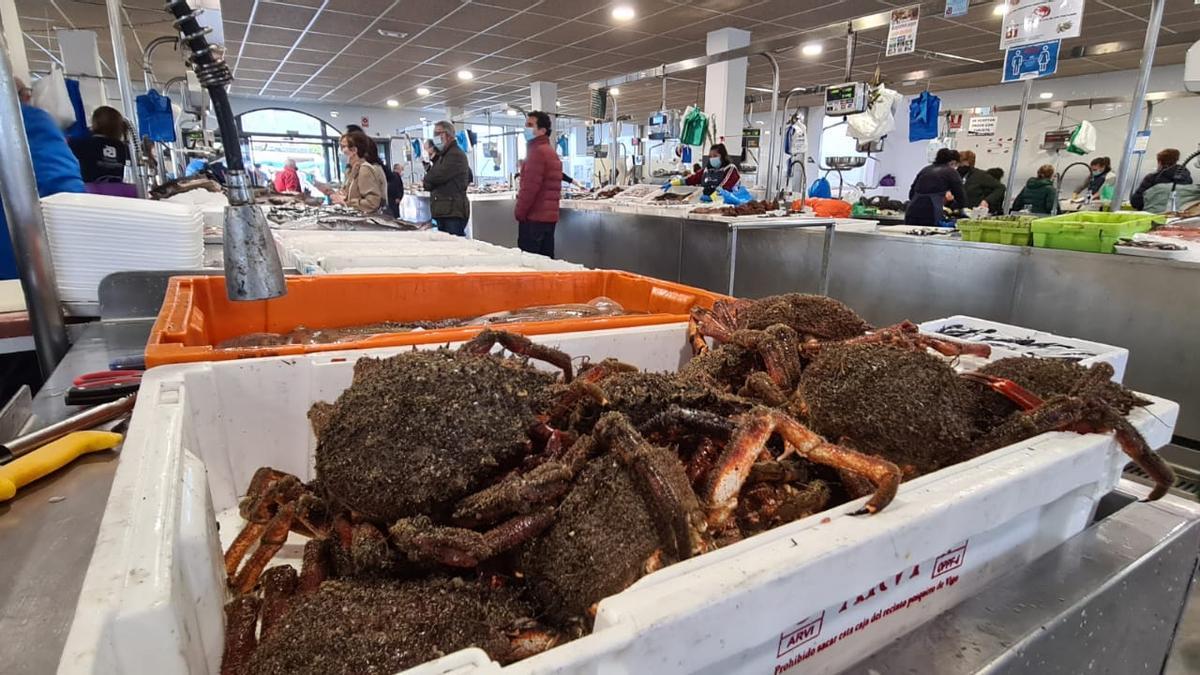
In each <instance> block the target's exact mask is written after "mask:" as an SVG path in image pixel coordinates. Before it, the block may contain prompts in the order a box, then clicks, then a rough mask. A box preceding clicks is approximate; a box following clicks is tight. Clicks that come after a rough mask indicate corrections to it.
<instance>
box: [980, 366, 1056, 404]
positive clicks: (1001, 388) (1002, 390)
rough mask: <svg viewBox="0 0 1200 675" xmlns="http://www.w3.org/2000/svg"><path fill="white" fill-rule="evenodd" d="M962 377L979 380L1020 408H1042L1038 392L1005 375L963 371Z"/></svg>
mask: <svg viewBox="0 0 1200 675" xmlns="http://www.w3.org/2000/svg"><path fill="white" fill-rule="evenodd" d="M960 377H962V378H963V379H965V380H971V381H972V382H978V383H979V384H982V385H983V386H985V387H987V388H988V389H991V390H992V391H994V392H996V393H997V394H1000V395H1001V396H1003V397H1005V398H1007V399H1008V400H1010V401H1012V402H1013V403H1015V404H1016V405H1017V406H1018V407H1019V408H1021V410H1034V409H1036V408H1040V407H1041V406H1042V404H1043V403H1044V401H1042V399H1041V397H1040V396H1038V395H1037V394H1035V393H1033V392H1032V391H1029V390H1028V389H1026V388H1025V387H1022V386H1021V385H1019V384H1017V383H1016V382H1013V381H1012V380H1006V379H1004V378H1003V377H996V376H995V375H984V374H983V373H978V372H973V373H963V374H962V375H961V376H960Z"/></svg>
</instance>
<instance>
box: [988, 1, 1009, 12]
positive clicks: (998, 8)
mask: <svg viewBox="0 0 1200 675" xmlns="http://www.w3.org/2000/svg"><path fill="white" fill-rule="evenodd" d="M992 14H993V15H995V16H1004V15H1005V14H1008V3H1007V2H1004V1H1003V0H1001V2H997V3H996V5H995V6H994V7H992Z"/></svg>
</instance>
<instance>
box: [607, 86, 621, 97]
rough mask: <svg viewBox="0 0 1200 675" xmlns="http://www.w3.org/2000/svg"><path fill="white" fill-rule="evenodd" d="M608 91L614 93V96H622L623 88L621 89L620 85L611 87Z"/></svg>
mask: <svg viewBox="0 0 1200 675" xmlns="http://www.w3.org/2000/svg"><path fill="white" fill-rule="evenodd" d="M608 93H609V94H610V95H612V96H620V95H621V90H620V88H618V87H613V88H612V89H609V90H608Z"/></svg>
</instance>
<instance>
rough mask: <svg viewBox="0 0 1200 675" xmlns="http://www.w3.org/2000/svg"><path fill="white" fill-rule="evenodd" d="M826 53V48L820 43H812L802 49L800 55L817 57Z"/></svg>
mask: <svg viewBox="0 0 1200 675" xmlns="http://www.w3.org/2000/svg"><path fill="white" fill-rule="evenodd" d="M823 51H825V46H824V45H822V44H821V43H820V42H810V43H808V44H806V45H804V46H803V47H801V48H800V53H801V54H804V55H805V56H816V55H817V54H820V53H821V52H823Z"/></svg>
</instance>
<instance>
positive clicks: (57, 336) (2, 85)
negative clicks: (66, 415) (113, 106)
mask: <svg viewBox="0 0 1200 675" xmlns="http://www.w3.org/2000/svg"><path fill="white" fill-rule="evenodd" d="M0 138H3V139H5V141H6V142H5V149H4V161H3V162H0V192H2V193H3V195H4V214H5V216H7V218H8V233H9V236H11V238H12V244H13V254H14V257H15V258H16V262H17V269H18V270H19V272H20V275H21V290H22V291H23V292H24V293H25V306H26V307H27V308H28V310H29V321H30V323H31V324H32V325H33V343H34V349H35V350H36V351H37V357H38V365H39V366H40V367H41V370H42V375H43V376H44V377H49V376H50V373H52V372H53V371H54V367H55V366H56V365H58V362H59V361H61V360H62V357H63V355H64V354H66V353H67V347H68V345H67V327H66V323H65V322H64V321H63V314H62V306H61V305H60V304H59V298H58V284H57V282H56V280H55V278H54V262H53V261H52V260H51V259H50V243H49V242H48V241H47V240H46V225H45V223H44V222H42V207H41V203H40V202H39V201H38V192H37V177H36V176H34V174H33V159H32V157H33V156H32V155H30V154H29V139H28V138H27V137H26V136H25V119H24V117H22V115H21V103H20V98H19V97H18V93H17V84H16V82H15V81H14V80H13V71H12V61H11V60H10V59H9V56H8V43H7V42H6V41H5V39H4V35H3V34H0Z"/></svg>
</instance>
